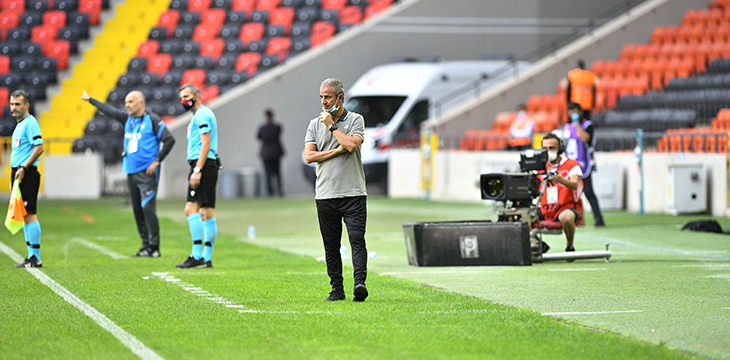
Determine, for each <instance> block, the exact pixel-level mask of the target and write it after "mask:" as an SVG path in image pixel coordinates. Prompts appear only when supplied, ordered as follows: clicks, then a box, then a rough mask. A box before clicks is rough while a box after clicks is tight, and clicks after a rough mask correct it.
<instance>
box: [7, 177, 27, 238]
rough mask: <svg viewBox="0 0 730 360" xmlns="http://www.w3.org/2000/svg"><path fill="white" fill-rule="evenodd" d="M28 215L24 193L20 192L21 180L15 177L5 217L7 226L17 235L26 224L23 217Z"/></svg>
mask: <svg viewBox="0 0 730 360" xmlns="http://www.w3.org/2000/svg"><path fill="white" fill-rule="evenodd" d="M25 215H28V212H27V211H26V210H25V204H23V195H22V194H21V193H20V182H18V179H15V181H14V182H13V190H12V191H11V192H10V203H9V204H8V215H7V216H6V217H5V227H6V228H8V230H10V233H11V234H13V235H15V234H16V233H17V232H18V231H20V229H22V228H23V225H25V220H23V218H24V217H25Z"/></svg>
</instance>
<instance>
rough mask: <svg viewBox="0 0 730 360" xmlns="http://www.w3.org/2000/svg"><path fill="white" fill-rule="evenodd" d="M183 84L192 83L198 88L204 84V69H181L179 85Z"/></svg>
mask: <svg viewBox="0 0 730 360" xmlns="http://www.w3.org/2000/svg"><path fill="white" fill-rule="evenodd" d="M185 84H193V85H195V86H197V87H198V88H199V89H200V88H202V87H203V85H205V70H203V69H187V70H185V71H183V73H182V77H181V78H180V86H183V85H185Z"/></svg>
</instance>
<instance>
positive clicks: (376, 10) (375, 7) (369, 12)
mask: <svg viewBox="0 0 730 360" xmlns="http://www.w3.org/2000/svg"><path fill="white" fill-rule="evenodd" d="M392 2H393V0H372V1H368V5H367V7H366V8H365V19H366V20H367V19H370V18H372V17H374V16H376V15H378V14H380V13H381V12H383V11H385V10H387V9H388V8H389V7H390V5H391V3H392Z"/></svg>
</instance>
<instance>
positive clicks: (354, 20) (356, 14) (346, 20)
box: [339, 5, 363, 25]
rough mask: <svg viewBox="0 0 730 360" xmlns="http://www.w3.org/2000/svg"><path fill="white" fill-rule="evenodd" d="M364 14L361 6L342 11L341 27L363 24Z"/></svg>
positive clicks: (353, 6)
mask: <svg viewBox="0 0 730 360" xmlns="http://www.w3.org/2000/svg"><path fill="white" fill-rule="evenodd" d="M362 18H363V14H362V8H361V7H359V6H355V5H352V6H346V7H345V8H343V9H342V10H341V11H340V17H339V20H340V24H341V25H354V24H359V23H360V22H362Z"/></svg>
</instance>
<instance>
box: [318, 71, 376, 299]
mask: <svg viewBox="0 0 730 360" xmlns="http://www.w3.org/2000/svg"><path fill="white" fill-rule="evenodd" d="M344 94H345V91H344V88H343V86H342V82H341V81H340V80H337V79H333V78H329V79H326V80H325V81H323V82H322V85H320V88H319V97H320V100H321V102H322V110H323V111H322V113H321V114H320V115H319V117H317V118H315V119H312V120H311V121H310V122H309V127H308V128H307V135H306V137H305V138H304V158H305V160H306V161H307V163H313V162H316V163H317V182H316V187H315V197H314V199H315V201H316V203H317V216H318V218H319V230H320V232H321V233H322V240H323V242H324V253H325V259H326V261H327V275H329V277H330V285H332V292H330V294H329V297H328V298H327V299H326V300H327V301H337V300H344V299H345V291H344V286H343V283H342V258H341V257H340V241H341V240H342V222H343V220H344V222H345V226H347V236H348V238H349V239H350V248H351V249H352V267H353V268H354V278H355V287H354V291H353V295H354V299H353V300H354V301H358V302H360V301H365V298H367V296H368V290H367V288H366V287H365V279H366V278H367V261H368V251H367V248H366V246H365V222H366V220H367V192H366V191H365V171H364V170H363V167H362V158H361V156H360V144H362V141H363V139H364V134H365V121H364V120H363V117H362V115H360V114H356V113H353V112H350V111H347V110H346V109H345V108H344V107H343V103H344V100H345V95H344Z"/></svg>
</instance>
